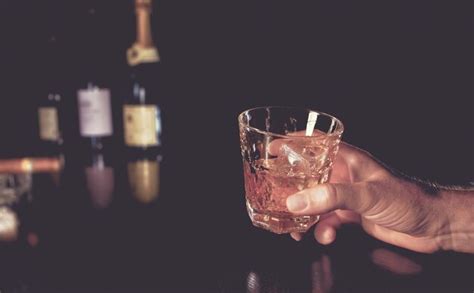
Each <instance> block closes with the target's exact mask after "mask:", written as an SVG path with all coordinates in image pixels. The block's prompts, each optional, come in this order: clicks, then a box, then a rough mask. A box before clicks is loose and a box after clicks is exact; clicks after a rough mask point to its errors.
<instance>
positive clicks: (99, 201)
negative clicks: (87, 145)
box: [85, 154, 114, 209]
mask: <svg viewBox="0 0 474 293" xmlns="http://www.w3.org/2000/svg"><path fill="white" fill-rule="evenodd" d="M85 173H86V182H87V189H88V190H89V194H90V196H91V200H92V204H93V205H94V207H95V208H97V209H103V208H106V207H108V206H109V205H110V203H111V202H112V195H113V192H114V169H113V168H111V167H109V166H106V165H105V162H104V156H103V155H102V154H96V155H94V157H93V162H92V166H88V167H86V169H85Z"/></svg>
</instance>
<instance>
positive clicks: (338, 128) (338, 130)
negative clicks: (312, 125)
mask: <svg viewBox="0 0 474 293" xmlns="http://www.w3.org/2000/svg"><path fill="white" fill-rule="evenodd" d="M261 109H293V110H305V111H308V112H315V113H318V115H322V116H326V117H328V118H330V119H332V120H333V121H335V122H336V124H337V126H336V129H335V130H334V132H332V133H327V132H326V133H325V135H327V136H330V137H332V136H339V135H341V134H342V133H343V132H344V124H343V123H342V122H341V120H339V118H337V117H335V116H333V115H330V114H327V113H324V112H321V111H316V110H313V109H310V108H303V107H286V106H261V107H254V108H250V109H247V110H244V111H242V112H241V113H240V114H239V116H238V120H239V124H240V123H242V119H241V118H242V117H243V115H244V114H245V113H248V112H250V111H255V110H261ZM245 127H247V128H248V129H251V130H253V131H255V132H258V133H261V134H265V135H270V136H275V137H279V138H286V139H291V138H308V139H309V138H314V136H312V135H311V136H307V135H285V134H279V133H274V132H271V131H266V130H261V129H259V128H256V127H253V126H250V125H249V123H247V125H245Z"/></svg>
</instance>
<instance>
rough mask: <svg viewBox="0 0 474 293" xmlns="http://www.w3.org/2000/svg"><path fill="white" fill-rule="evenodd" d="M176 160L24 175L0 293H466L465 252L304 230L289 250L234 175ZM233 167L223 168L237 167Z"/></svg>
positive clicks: (4, 248)
mask: <svg viewBox="0 0 474 293" xmlns="http://www.w3.org/2000/svg"><path fill="white" fill-rule="evenodd" d="M180 150H183V149H180ZM180 153H181V152H168V153H163V154H162V159H161V160H157V161H148V165H147V166H146V167H143V166H142V168H140V167H138V168H137V167H136V165H133V164H137V161H136V160H127V159H115V160H109V161H108V160H105V163H106V165H105V166H104V167H102V168H101V167H97V166H96V168H97V169H95V173H94V171H91V165H90V164H89V163H88V161H87V160H80V161H79V160H74V159H73V158H71V159H69V160H68V159H67V158H66V165H65V166H66V167H65V169H64V170H63V171H62V172H60V173H42V174H34V175H33V176H32V177H31V182H32V186H31V187H32V188H31V190H30V191H28V190H25V191H24V192H23V195H22V197H21V199H20V200H19V201H18V202H17V203H15V204H12V205H10V207H11V209H12V210H13V211H14V212H15V213H16V214H17V216H18V219H19V222H20V226H19V232H18V237H17V239H16V240H15V241H13V242H11V241H10V242H8V241H3V242H2V243H0V260H1V261H0V290H1V292H2V293H4V292H69V291H72V292H127V291H128V292H142V291H143V292H148V291H150V292H161V291H162V292H175V291H177V292H366V291H376V292H387V291H388V292H472V289H473V288H474V287H473V278H472V277H473V274H472V273H473V259H474V258H473V256H472V255H467V254H457V253H438V254H434V255H425V254H417V253H413V252H409V251H406V250H403V249H399V248H396V247H393V246H390V245H386V244H384V243H381V242H379V241H377V240H374V239H372V238H371V237H369V236H367V235H366V234H364V233H363V232H362V231H361V230H360V229H359V228H358V227H354V226H348V227H345V228H343V229H342V230H341V231H340V232H339V233H338V238H337V241H336V242H335V243H334V244H333V245H330V246H327V247H325V246H322V245H319V244H317V243H316V242H315V241H314V238H313V237H312V235H311V233H308V235H307V236H306V238H305V239H304V240H303V241H301V242H295V241H294V240H292V239H291V238H290V237H289V236H287V235H276V234H271V233H269V232H266V231H263V230H260V229H257V228H255V227H253V226H252V225H251V223H250V221H249V219H248V216H247V214H246V210H245V205H244V196H243V188H242V182H241V181H242V179H241V177H242V176H241V174H240V172H241V169H240V168H238V167H236V168H235V169H232V168H228V167H225V166H224V165H223V164H226V162H223V161H219V160H218V159H214V158H202V159H194V160H185V159H180V156H179V154H180ZM188 155H189V156H194V154H188ZM209 155H211V154H209ZM186 156H187V155H184V157H186ZM104 158H107V156H105V155H104ZM236 158H237V159H235V160H234V162H233V160H229V161H228V162H227V164H228V165H234V164H239V163H240V162H239V158H238V156H236ZM209 159H211V161H212V162H209V161H207V160H209ZM138 163H139V164H140V161H138ZM141 163H143V161H141ZM153 164H154V165H153ZM134 166H135V167H134ZM152 166H153V167H152ZM157 167H158V168H159V169H156V168H157ZM153 168H155V169H153ZM146 170H147V171H146ZM150 170H154V171H151V172H152V174H151V176H150V173H146V172H150ZM91 172H92V173H91ZM137 172H142V173H137ZM143 172H145V173H143ZM147 174H148V175H147ZM4 176H5V175H4ZM24 176H27V178H28V175H24ZM140 176H141V177H140ZM154 179H157V181H156V182H152V181H153V180H154ZM150 182H151V183H150ZM211 183H212V184H211ZM143 185H144V186H145V187H143ZM158 185H159V194H157V193H156V192H155V191H156V190H157V188H156V187H157V186H158ZM137 186H138V187H137ZM140 186H141V187H140ZM140 188H141V189H140ZM147 194H148V196H147ZM155 195H156V197H154V196H155ZM139 289H140V290H139Z"/></svg>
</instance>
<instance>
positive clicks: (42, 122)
mask: <svg viewBox="0 0 474 293" xmlns="http://www.w3.org/2000/svg"><path fill="white" fill-rule="evenodd" d="M38 118H39V133H40V138H41V139H43V140H51V141H57V140H59V126H58V111H57V110H56V108H54V107H40V108H39V109H38Z"/></svg>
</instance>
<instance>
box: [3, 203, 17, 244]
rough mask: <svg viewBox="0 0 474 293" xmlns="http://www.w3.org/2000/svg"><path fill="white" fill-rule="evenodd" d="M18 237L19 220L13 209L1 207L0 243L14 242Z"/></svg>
mask: <svg viewBox="0 0 474 293" xmlns="http://www.w3.org/2000/svg"><path fill="white" fill-rule="evenodd" d="M17 236H18V218H17V216H16V214H15V212H13V211H12V210H11V209H9V208H7V207H0V241H14V240H15V239H16V238H17Z"/></svg>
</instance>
